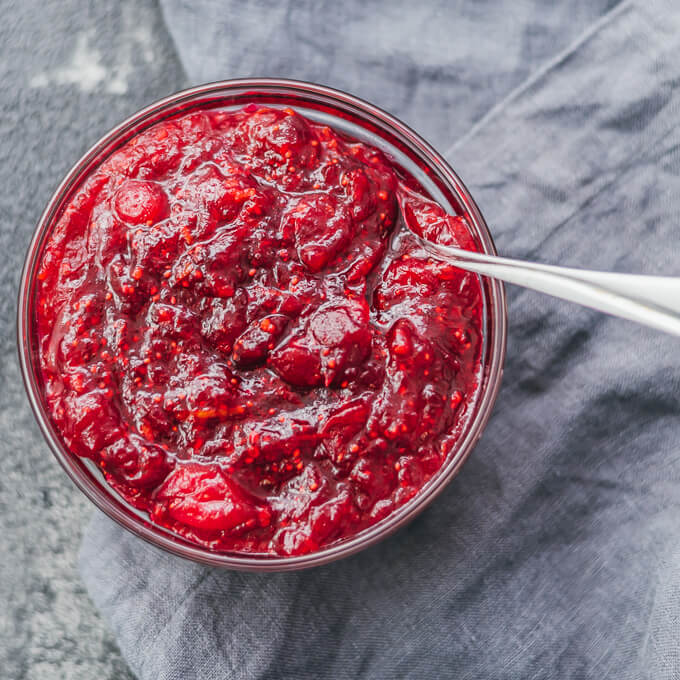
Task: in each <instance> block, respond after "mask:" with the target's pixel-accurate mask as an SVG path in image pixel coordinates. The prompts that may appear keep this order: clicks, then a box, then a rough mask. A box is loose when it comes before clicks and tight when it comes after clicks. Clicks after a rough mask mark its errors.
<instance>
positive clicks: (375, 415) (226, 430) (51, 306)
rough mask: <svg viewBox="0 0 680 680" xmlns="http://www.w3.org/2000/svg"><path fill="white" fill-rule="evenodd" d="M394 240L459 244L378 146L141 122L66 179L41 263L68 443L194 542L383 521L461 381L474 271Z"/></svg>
mask: <svg viewBox="0 0 680 680" xmlns="http://www.w3.org/2000/svg"><path fill="white" fill-rule="evenodd" d="M407 227H408V229H407ZM410 231H414V232H416V233H417V234H420V235H422V236H423V237H424V238H429V239H432V240H434V241H437V242H439V243H446V244H452V245H457V246H459V247H468V248H472V249H474V247H475V242H474V239H473V238H472V235H471V234H470V231H469V228H468V225H467V222H466V220H465V216H463V215H459V216H450V215H446V214H445V212H444V211H443V210H442V208H441V207H440V206H438V205H437V204H436V203H434V202H433V201H432V200H430V199H429V198H428V197H427V196H425V195H424V194H422V193H421V192H420V191H419V190H418V189H417V183H416V182H415V180H413V179H412V178H409V177H407V176H405V175H404V174H403V172H402V171H401V170H400V169H399V168H397V167H396V166H394V165H393V164H392V162H391V161H390V160H389V159H388V158H387V157H386V156H385V155H384V154H382V153H381V152H379V151H378V150H376V149H372V148H371V147H369V146H366V145H365V144H363V143H361V142H358V141H355V140H351V139H348V138H347V137H345V136H343V135H341V134H339V133H338V132H336V131H334V130H332V129H331V128H329V127H327V126H325V125H319V124H316V123H313V122H311V121H308V120H306V119H304V118H303V117H302V116H300V115H299V114H297V113H296V112H294V111H292V110H290V109H285V110H280V109H273V108H268V107H260V106H255V105H253V106H250V107H246V109H243V110H241V111H231V110H230V111H226V110H225V111H222V110H211V111H205V112H200V111H199V112H193V113H191V114H187V115H185V116H182V117H180V118H177V119H175V120H173V121H166V122H164V123H159V124H158V125H156V126H154V127H152V128H150V129H149V130H147V131H146V132H144V133H143V134H141V135H139V136H138V137H137V138H136V139H135V140H132V141H131V142H130V143H129V144H127V145H125V146H124V147H122V148H121V149H120V150H118V151H117V152H116V153H115V154H114V155H113V156H112V157H111V158H110V159H109V160H107V161H105V162H104V163H103V164H102V165H101V166H100V168H99V169H98V170H97V172H96V174H94V175H93V176H92V177H91V178H89V179H88V180H87V181H86V182H85V183H84V185H83V187H82V188H81V189H80V191H79V192H77V193H76V195H75V197H74V199H73V200H72V202H71V204H70V205H68V206H67V207H66V209H65V210H64V213H63V215H62V216H61V218H60V220H59V221H58V223H57V225H56V226H55V229H54V231H53V233H52V234H51V235H50V236H49V238H48V240H47V243H46V246H45V250H44V254H43V256H42V260H41V262H40V263H39V267H38V285H37V291H36V319H37V328H38V330H37V338H36V340H37V347H38V349H39V356H40V365H41V369H42V374H43V382H44V385H45V399H46V401H47V404H48V407H49V413H50V416H51V418H52V421H53V423H54V425H55V428H56V430H57V431H58V432H59V433H60V436H61V438H62V440H63V442H64V444H65V445H66V446H67V447H68V448H69V449H70V450H71V451H72V452H73V454H74V455H78V456H81V457H84V458H90V459H92V460H93V461H94V462H95V463H96V464H97V465H98V466H99V467H100V468H101V470H102V471H103V473H104V476H105V479H106V481H107V482H108V483H109V484H110V485H111V486H112V487H113V489H115V491H116V492H117V493H119V494H120V495H121V496H123V497H124V498H125V499H126V500H127V501H128V502H130V503H131V504H133V505H134V506H135V507H136V508H138V509H139V510H140V511H142V512H146V513H148V514H149V516H150V518H151V521H153V522H156V523H157V524H159V525H162V526H164V527H167V528H168V529H170V530H172V531H174V532H176V533H178V534H180V535H182V536H183V537H185V538H186V539H187V540H189V541H192V542H194V543H196V544H198V545H201V546H203V547H204V548H206V549H209V550H215V551H236V552H245V553H249V554H253V553H267V554H279V555H298V554H303V553H306V552H311V551H315V550H318V549H320V548H322V547H323V546H325V545H328V544H331V543H333V542H335V541H338V540H342V539H344V538H347V537H350V536H352V535H354V534H355V533H357V532H359V531H362V530H363V529H365V528H366V527H369V526H371V525H372V524H374V523H375V522H377V521H379V520H380V519H382V518H384V517H386V516H388V515H389V514H390V513H391V512H393V511H394V510H395V509H397V508H398V507H400V506H401V505H403V504H404V503H406V502H407V501H408V500H409V499H410V498H412V497H413V496H414V495H415V494H417V493H418V491H419V490H420V489H421V488H422V487H423V485H424V484H426V483H427V481H428V480H429V479H430V478H431V477H432V476H433V475H435V474H436V473H437V471H438V470H439V469H440V467H441V466H442V464H443V463H444V461H445V460H446V457H447V452H448V451H450V450H451V448H452V447H453V446H454V445H455V442H456V440H457V438H458V436H459V434H460V432H461V431H462V429H463V426H464V424H465V419H466V417H467V408H468V404H469V402H470V400H472V399H473V398H474V396H475V394H476V391H477V390H478V389H479V383H478V379H477V376H478V371H479V366H480V353H481V344H482V343H481V330H480V329H481V309H482V296H481V289H480V287H479V282H478V280H477V279H476V277H474V276H472V275H469V274H465V273H464V272H461V271H460V270H458V269H456V268H455V267H451V266H448V265H445V264H441V263H437V262H432V261H429V260H427V259H425V258H426V255H425V254H424V253H423V251H422V250H420V249H419V246H418V244H417V243H416V241H415V239H414V237H413V236H412V235H411V233H410Z"/></svg>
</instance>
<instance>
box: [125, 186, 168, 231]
mask: <svg viewBox="0 0 680 680" xmlns="http://www.w3.org/2000/svg"><path fill="white" fill-rule="evenodd" d="M113 203H114V208H115V210H116V213H117V214H118V216H119V217H120V219H121V220H123V221H124V222H128V223H129V224H147V223H148V224H155V223H156V222H160V221H161V220H162V219H164V218H165V217H167V215H168V210H169V208H168V199H167V196H166V195H165V192H164V191H163V189H162V187H160V186H159V185H158V184H156V183H155V182H149V181H139V180H131V179H130V180H126V181H125V182H123V184H122V185H121V187H120V188H119V189H118V191H117V192H116V195H115V197H114V199H113Z"/></svg>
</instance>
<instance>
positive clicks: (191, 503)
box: [154, 464, 271, 531]
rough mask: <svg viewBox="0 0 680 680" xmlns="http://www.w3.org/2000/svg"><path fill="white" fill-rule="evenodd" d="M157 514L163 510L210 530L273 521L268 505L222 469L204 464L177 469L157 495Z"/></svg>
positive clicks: (183, 521)
mask: <svg viewBox="0 0 680 680" xmlns="http://www.w3.org/2000/svg"><path fill="white" fill-rule="evenodd" d="M155 500H156V503H157V505H156V508H155V510H154V513H155V514H157V515H158V514H161V513H163V512H165V513H167V515H168V516H169V517H170V518H171V519H172V520H174V521H176V522H179V523H180V524H183V525H187V526H190V527H195V528H199V529H204V530H207V531H229V530H233V529H234V528H236V527H239V526H242V527H244V528H252V527H253V526H257V525H260V526H266V525H268V524H269V521H270V518H271V513H270V511H269V510H268V509H267V508H266V507H257V506H255V505H253V501H252V499H248V498H247V497H246V494H245V493H244V492H243V491H242V490H241V489H239V487H238V486H237V485H236V484H235V483H234V482H232V481H230V480H229V479H228V478H227V477H226V476H225V475H224V474H223V473H222V472H221V471H220V470H219V469H217V468H210V467H203V466H201V465H193V464H190V465H183V466H181V467H177V468H175V470H174V471H173V473H172V474H170V475H169V476H168V478H167V479H166V480H165V482H164V483H163V485H162V486H161V487H160V488H159V489H158V490H157V491H156V494H155Z"/></svg>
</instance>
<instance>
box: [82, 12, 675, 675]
mask: <svg viewBox="0 0 680 680" xmlns="http://www.w3.org/2000/svg"><path fill="white" fill-rule="evenodd" d="M554 4H555V5H558V4H560V3H554ZM561 5H562V7H561V9H560V8H557V7H553V3H549V2H545V3H540V2H505V3H504V2H500V1H498V2H484V3H472V2H470V3H453V4H450V5H449V4H448V3H444V2H442V3H439V4H436V3H435V4H429V5H428V4H427V3H421V4H420V5H418V6H412V5H410V4H407V3H404V4H403V5H402V4H401V3H381V4H380V5H374V4H373V3H370V2H364V3H362V4H360V3H358V2H357V3H345V4H343V3H311V2H310V3H295V2H292V1H291V2H271V3H269V2H259V3H254V4H252V5H251V6H250V7H249V8H248V10H247V12H245V11H243V10H241V9H240V8H239V3H237V2H235V1H234V2H228V3H218V2H216V1H210V0H200V1H198V2H192V3H181V2H179V0H177V1H174V0H167V1H166V2H165V4H164V12H165V16H166V19H167V21H168V24H169V27H170V29H171V32H172V34H173V36H174V38H175V42H176V45H177V48H178V51H179V54H180V57H181V58H182V59H183V61H184V65H185V67H186V69H187V72H188V74H189V76H190V77H191V78H194V79H195V80H196V81H200V80H207V79H217V78H221V77H230V76H232V77H234V76H237V75H254V74H266V75H288V76H291V77H302V78H309V79H313V80H317V81H322V82H326V83H328V84H330V85H335V86H339V87H346V88H347V89H349V90H351V91H353V92H356V93H358V94H361V95H363V96H366V97H367V98H369V99H371V100H373V101H376V102H378V103H381V104H383V105H384V106H385V107H386V108H388V109H390V110H392V111H393V112H395V113H396V114H397V115H400V116H403V117H404V118H405V119H406V120H407V121H408V122H410V123H411V124H413V125H414V126H415V127H416V128H417V129H419V130H421V131H423V132H424V133H425V134H426V135H428V136H429V137H430V139H431V140H433V141H434V142H435V143H436V144H437V145H438V146H439V148H441V149H442V150H445V151H447V153H448V157H449V158H450V160H451V161H452V163H453V165H454V167H456V168H457V169H458V170H459V172H460V174H461V175H462V177H463V179H464V180H465V181H466V182H467V184H468V186H469V187H470V189H471V190H472V192H473V195H475V197H476V198H477V199H478V202H479V203H480V207H481V209H482V211H483V212H484V214H485V216H486V218H487V221H488V222H489V224H490V225H491V229H492V231H493V232H494V234H495V236H496V241H497V245H498V246H499V249H500V250H501V251H502V252H504V253H508V254H510V255H515V256H521V257H527V258H536V259H541V260H544V261H547V262H557V263H562V264H570V265H582V266H590V267H593V268H602V269H610V270H618V271H640V272H647V273H667V274H671V273H674V272H675V273H680V263H679V262H678V254H679V252H680V251H679V249H678V245H677V244H678V237H679V236H680V228H679V226H678V225H679V224H680V222H679V220H678V217H679V214H678V213H680V177H678V175H679V174H680V127H679V126H678V125H677V118H678V114H679V113H680V95H679V94H678V92H679V90H678V87H677V86H678V82H679V80H680V11H678V9H677V8H674V5H673V3H672V2H663V1H662V0H651V1H650V0H639V1H638V2H633V1H630V0H629V1H624V2H620V3H618V4H617V3H611V2H609V3H592V2H582V3H568V8H567V3H561ZM596 5H597V6H596ZM613 5H616V6H613ZM599 15H601V16H599ZM509 317H510V339H509V346H508V360H507V367H506V374H505V379H504V386H503V389H502V391H501V394H500V396H499V399H498V404H497V406H496V409H495V413H494V416H493V418H492V420H491V422H490V424H489V426H488V428H487V430H486V432H485V434H484V436H483V437H482V440H481V441H480V443H479V445H478V446H477V448H476V449H475V451H474V453H473V455H472V457H471V458H470V460H469V461H468V462H467V463H466V465H465V466H464V468H463V471H462V472H461V474H460V475H459V476H458V478H457V479H456V480H454V482H453V483H452V484H451V485H450V486H449V488H448V489H447V490H446V492H445V493H444V494H443V495H442V496H441V497H440V498H439V499H438V500H437V501H436V502H435V503H434V504H433V505H432V506H430V508H428V510H426V511H425V512H424V513H423V514H422V515H421V516H420V517H419V518H418V519H417V520H416V521H414V522H413V523H412V524H411V525H410V526H408V527H407V528H406V529H403V530H402V531H400V532H399V533H397V534H396V535H394V536H393V537H391V538H390V539H388V540H387V541H385V542H383V543H381V544H379V545H378V546H376V547H374V548H372V549H370V550H368V551H366V552H364V553H361V554H359V555H356V556H354V557H352V558H350V559H347V560H344V561H341V562H338V563H335V564H332V565H328V566H326V567H322V568H318V569H315V570H312V571H307V572H301V573H290V574H265V575H253V574H242V573H235V572H226V571H218V570H211V569H207V568H204V567H201V566H198V565H194V564H191V563H188V562H185V561H182V560H180V559H177V558H175V557H173V556H170V555H167V554H164V553H163V552H162V551H159V550H157V549H155V548H153V547H151V546H148V545H146V544H145V543H143V542H141V541H139V540H138V539H136V538H134V537H133V536H131V535H129V534H128V533H126V532H125V531H123V530H122V529H120V528H118V527H117V526H116V525H114V524H113V523H112V522H110V521H109V520H107V519H106V518H104V517H102V516H100V515H97V516H96V517H95V518H94V520H93V522H92V524H91V525H90V527H89V529H88V531H87V534H86V537H85V540H84V543H83V547H82V552H81V565H82V573H83V577H84V580H85V583H86V585H87V587H88V590H89V592H90V594H91V596H92V598H93V599H94V601H95V603H96V604H97V605H98V606H99V608H100V609H101V611H102V613H103V614H104V616H105V618H106V619H107V620H108V621H109V623H110V625H111V627H112V629H113V631H114V632H115V634H116V636H117V639H118V642H119V644H120V648H121V651H122V652H123V654H124V655H125V657H126V659H127V660H128V662H129V664H130V666H131V668H132V669H133V671H134V672H135V673H136V674H137V675H138V676H139V677H140V678H142V679H144V680H147V679H149V680H150V679H152V678H153V679H154V680H163V679H167V680H178V679H180V678H182V679H185V678H201V679H207V680H213V679H217V678H296V679H305V678H318V677H328V678H406V677H409V678H411V677H413V678H441V677H455V678H458V679H462V678H465V679H471V678H480V679H481V678H512V679H514V678H518V679H519V678H521V679H525V678H557V677H560V678H598V679H599V678H612V679H613V678H616V679H617V680H619V679H627V678H630V679H633V678H635V679H637V678H654V679H655V680H659V679H661V680H663V679H664V678H678V677H680V651H678V650H679V649H680V648H679V647H678V607H679V605H680V531H678V530H677V526H676V518H677V510H678V505H679V504H680V444H679V435H680V420H679V418H678V411H679V407H680V403H679V402H680V399H679V394H680V392H679V389H678V388H679V387H680V371H679V370H678V357H679V356H680V351H679V345H678V341H677V340H676V339H674V338H671V337H667V336H664V335H662V334H659V333H655V332H653V331H650V330H647V329H644V328H641V327H638V326H635V325H634V324H631V323H628V322H624V321H620V320H616V319H611V318H608V317H604V316H601V315H599V314H597V313H595V312H592V311H589V310H586V309H581V308H579V307H576V306H574V305H569V304H567V303H561V302H558V301H555V300H552V299H548V298H544V297H541V296H539V295H537V294H534V293H531V292H528V291H523V290H517V289H515V290H511V291H510V301H509Z"/></svg>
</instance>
